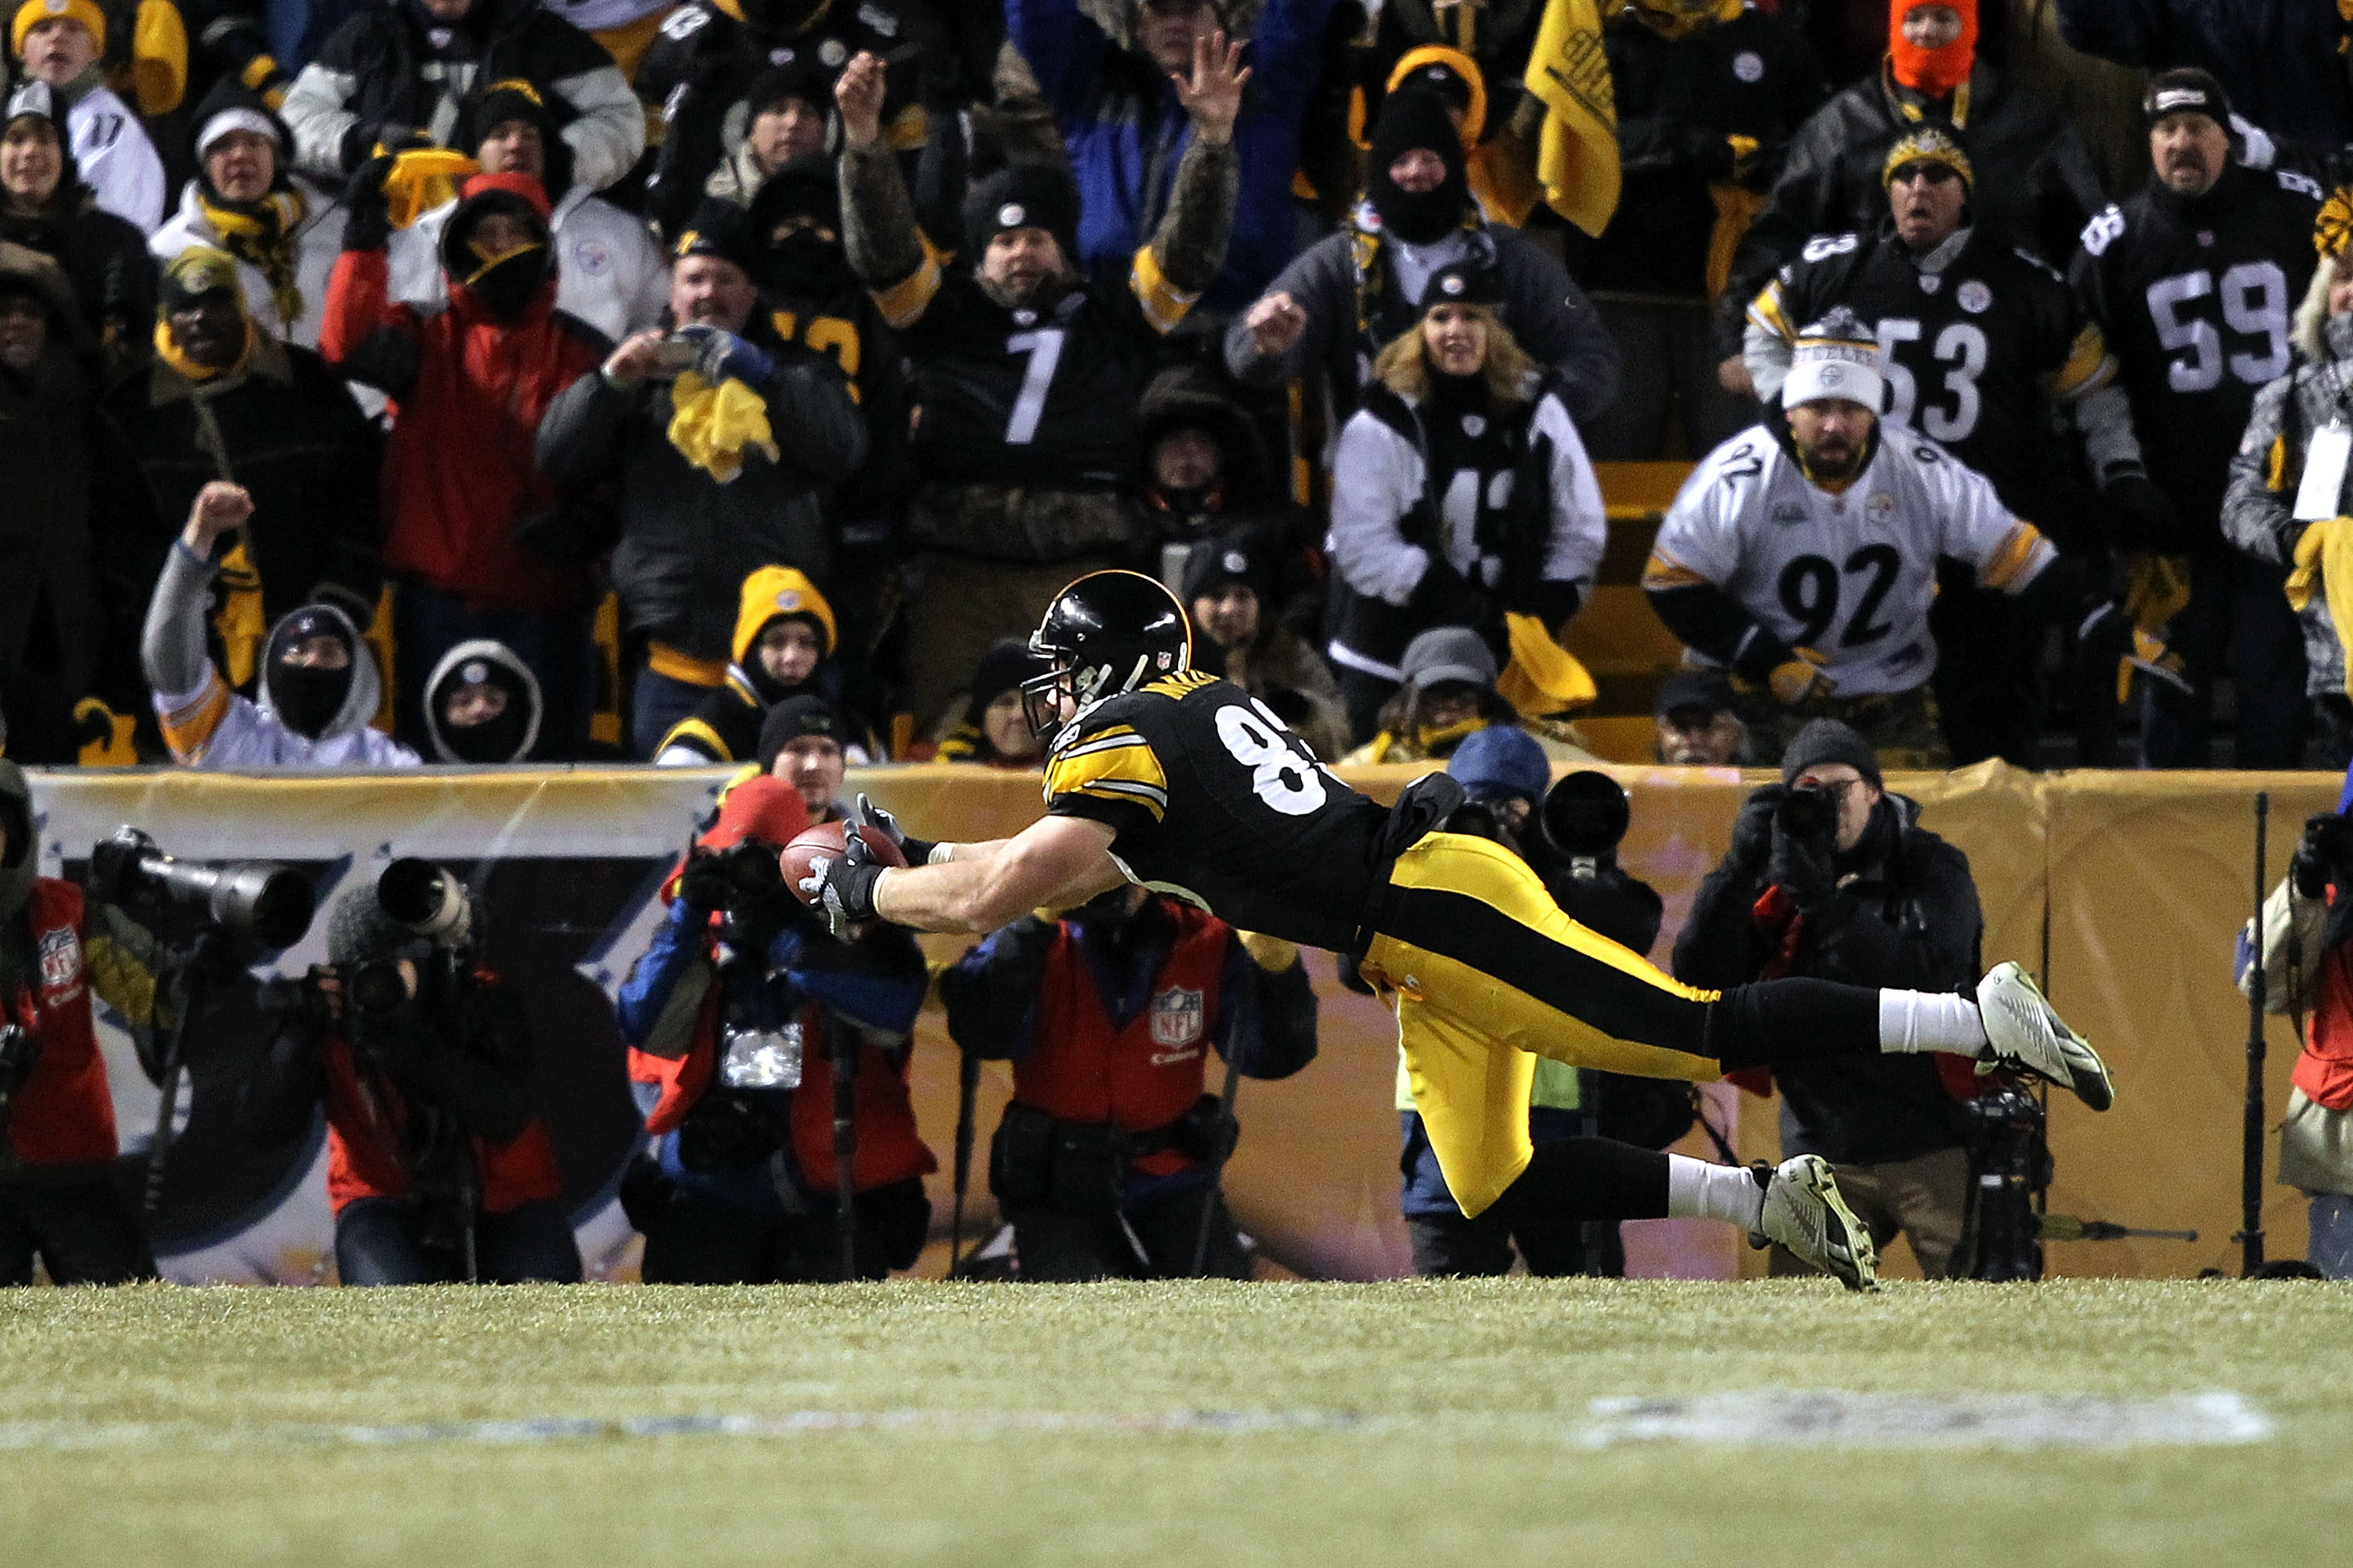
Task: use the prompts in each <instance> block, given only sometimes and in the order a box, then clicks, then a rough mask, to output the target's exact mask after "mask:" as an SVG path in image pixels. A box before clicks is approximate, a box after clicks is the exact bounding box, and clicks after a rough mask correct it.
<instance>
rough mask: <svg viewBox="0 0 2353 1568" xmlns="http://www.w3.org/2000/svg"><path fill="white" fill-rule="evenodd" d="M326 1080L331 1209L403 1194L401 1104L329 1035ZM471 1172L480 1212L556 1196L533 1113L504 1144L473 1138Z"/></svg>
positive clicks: (559, 1178) (560, 1185)
mask: <svg viewBox="0 0 2353 1568" xmlns="http://www.w3.org/2000/svg"><path fill="white" fill-rule="evenodd" d="M320 1065H321V1066H322V1068H323V1069H324V1070H325V1073H326V1080H327V1201H328V1202H329V1203H331V1204H332V1205H333V1207H334V1211H335V1213H339V1214H340V1213H343V1208H344V1205H346V1204H348V1203H350V1202H353V1201H354V1200H355V1199H360V1198H405V1197H406V1196H407V1195H408V1190H409V1179H408V1166H407V1162H406V1160H403V1159H402V1157H401V1135H402V1132H403V1130H404V1129H405V1128H406V1124H407V1120H408V1107H407V1104H406V1101H404V1100H403V1099H402V1098H401V1096H400V1091H399V1090H397V1089H396V1088H394V1087H393V1086H391V1085H390V1084H387V1083H385V1081H384V1079H383V1078H382V1077H381V1076H380V1075H369V1076H367V1077H364V1078H363V1077H362V1076H361V1075H360V1072H359V1066H358V1063H357V1061H356V1060H355V1059H354V1058H353V1054H352V1046H351V1042H349V1041H348V1040H345V1039H343V1037H342V1036H340V1035H330V1036H328V1038H327V1039H326V1041H325V1042H324V1043H323V1044H322V1046H321V1048H320ZM472 1141H473V1145H474V1170H475V1171H476V1173H477V1179H478V1180H479V1181H480V1183H481V1197H480V1202H481V1205H482V1208H483V1209H484V1211H485V1212H487V1213H493V1214H503V1213H508V1212H509V1211H510V1210H512V1209H517V1208H520V1207H522V1205H523V1204H525V1203H530V1202H537V1201H539V1200H541V1199H544V1198H554V1197H558V1196H561V1195H562V1193H563V1192H564V1174H563V1172H562V1171H559V1170H558V1169H557V1168H556V1164H555V1145H554V1143H552V1142H551V1141H549V1139H548V1136H547V1128H546V1125H545V1124H544V1123H543V1122H542V1121H541V1120H540V1119H539V1118H537V1117H535V1116H534V1117H533V1118H531V1120H530V1121H529V1122H527V1123H526V1124H524V1127H523V1129H522V1131H521V1132H520V1133H517V1134H516V1135H515V1136H514V1137H513V1138H512V1139H510V1140H509V1141H507V1142H505V1143H491V1142H489V1141H487V1140H486V1139H480V1138H477V1139H473V1140H472Z"/></svg>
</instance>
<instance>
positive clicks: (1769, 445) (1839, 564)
mask: <svg viewBox="0 0 2353 1568" xmlns="http://www.w3.org/2000/svg"><path fill="white" fill-rule="evenodd" d="M1942 556H1952V557H1954V558H1955V559H1957V560H1960V561H1965V562H1967V563H1968V564H1969V565H1970V566H1972V567H1976V568H1977V574H1978V583H1979V584H1981V585H1982V586H1984V587H1986V588H1992V589H1996V590H1998V591H2000V592H2004V593H2011V594H2015V593H2019V592H2021V591H2022V590H2023V589H2024V588H2026V586H2027V584H2029V583H2031V582H2032V581H2033V580H2034V579H2035V578H2036V577H2039V576H2041V575H2042V570H2043V568H2044V567H2048V566H2049V565H2050V564H2051V563H2052V561H2053V560H2054V559H2056V558H2057V552H2056V551H2055V550H2053V549H2052V546H2051V543H2050V541H2049V540H2047V539H2045V538H2043V536H2042V534H2041V533H2040V532H2039V531H2038V530H2037V529H2036V528H2035V526H2034V525H2033V524H2031V523H2026V522H2022V521H2021V520H2020V519H2018V518H2016V517H2013V516H2011V515H2010V512H2009V510H2008V509H2007V508H2005V507H2004V506H2003V505H2002V503H2001V502H2000V498H1999V497H1997V496H1996V495H1995V494H1994V490H1993V486H1992V485H1991V484H1990V483H1989V482H1987V481H1986V478H1985V476H1984V475H1982V474H1980V473H1978V472H1977V471H1974V470H1972V469H1969V468H1968V467H1965V466H1964V465H1963V464H1962V463H1961V462H1960V461H1957V459H1956V458H1954V456H1953V455H1952V454H1951V453H1950V452H1948V451H1947V450H1945V449H1944V448H1942V447H1940V446H1938V445H1937V444H1936V442H1934V441H1932V440H1926V438H1924V437H1921V436H1919V435H1915V433H1913V432H1912V431H1910V430H1906V429H1902V428H1901V427H1893V426H1881V427H1879V428H1878V429H1876V430H1875V431H1874V432H1873V436H1872V450H1871V452H1870V454H1869V456H1868V458H1867V460H1866V461H1865V462H1864V464H1863V468H1862V473H1861V474H1860V475H1859V476H1858V477H1857V478H1856V479H1855V481H1854V482H1853V483H1852V484H1851V485H1849V486H1847V488H1846V490H1845V491H1844V492H1843V493H1841V494H1837V495H1833V494H1831V493H1829V492H1828V491H1825V490H1822V489H1820V487H1818V486H1817V485H1816V484H1815V483H1814V482H1812V481H1811V480H1810V479H1808V478H1807V477H1806V475H1805V473H1804V471H1802V470H1801V469H1799V466H1798V462H1797V460H1796V459H1795V458H1794V457H1792V456H1791V455H1790V454H1789V452H1788V450H1786V449H1785V448H1784V447H1783V446H1782V445H1781V443H1780V442H1779V441H1778V440H1775V439H1774V436H1773V433H1772V432H1771V431H1770V430H1768V429H1766V428H1765V427H1764V426H1762V425H1759V426H1757V427H1756V428H1755V429H1750V430H1748V431H1746V433H1745V434H1742V435H1738V436H1735V437H1734V438H1733V439H1732V440H1728V441H1726V442H1725V443H1724V445H1722V446H1720V447H1718V448H1716V449H1715V450H1714V451H1712V452H1710V453H1709V454H1708V455H1707V458H1706V460H1705V461H1703V462H1702V463H1701V464H1700V465H1699V467H1698V468H1696V469H1694V470H1693V471H1692V476H1691V478H1689V479H1688V480H1686V481H1684V482H1683V489H1682V490H1681V491H1680V492H1679V493H1677V494H1676V496H1675V500H1674V504H1673V505H1672V506H1671V507H1669V508H1668V509H1667V515H1666V520H1665V521H1664V522H1663V523H1662V524H1660V526H1659V537H1658V541H1657V543H1656V544H1654V545H1653V546H1651V563H1650V566H1649V567H1648V569H1647V570H1646V571H1645V573H1644V575H1643V579H1642V580H1643V586H1644V587H1646V588H1678V587H1688V586H1693V585H1696V584H1699V583H1703V582H1704V583H1712V584H1714V585H1715V587H1716V588H1721V589H1722V590H1723V591H1724V592H1725V593H1726V594H1729V595H1730V596H1731V597H1732V598H1733V599H1736V600H1737V601H1738V602H1739V604H1740V607H1741V608H1742V609H1745V610H1746V611H1747V612H1748V613H1749V614H1750V615H1751V616H1753V617H1754V618H1755V619H1756V620H1757V622H1758V623H1759V624H1760V625H1762V626H1763V627H1764V628H1765V630H1767V631H1769V632H1770V633H1772V634H1773V635H1774V636H1775V637H1778V638H1779V639H1780V640H1781V641H1783V642H1785V643H1787V644H1788V645H1789V646H1790V647H1792V648H1809V649H1811V650H1813V651H1814V652H1817V653H1820V655H1821V656H1822V658H1823V660H1824V661H1825V668H1826V669H1827V670H1828V672H1829V673H1830V676H1831V680H1832V681H1834V682H1836V683H1837V689H1838V691H1839V694H1841V695H1842V696H1854V695H1859V694H1864V693H1871V692H1904V691H1909V690H1911V689H1912V688H1913V687H1915V686H1917V685H1918V684H1920V683H1921V682H1923V681H1925V680H1926V679H1927V678H1928V675H1929V673H1930V672H1931V671H1933V670H1935V669H1936V643H1935V642H1934V641H1931V639H1930V637H1929V635H1928V607H1929V605H1930V603H1931V602H1933V601H1934V599H1936V562H1937V560H1938V559H1939V558H1940V557H1942Z"/></svg>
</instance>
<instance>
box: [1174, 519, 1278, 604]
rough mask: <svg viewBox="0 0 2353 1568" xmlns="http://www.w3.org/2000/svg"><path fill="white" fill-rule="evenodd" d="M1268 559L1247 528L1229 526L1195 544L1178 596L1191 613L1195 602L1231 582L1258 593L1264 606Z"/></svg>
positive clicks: (1186, 561)
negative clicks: (1225, 529) (1214, 535)
mask: <svg viewBox="0 0 2353 1568" xmlns="http://www.w3.org/2000/svg"><path fill="white" fill-rule="evenodd" d="M1267 564H1268V563H1267V560H1266V553H1265V551H1264V550H1262V549H1261V547H1260V546H1259V542H1258V540H1257V538H1256V537H1255V536H1253V535H1252V534H1251V533H1250V530H1249V529H1247V528H1233V529H1229V530H1227V531H1226V532H1225V533H1223V534H1220V535H1218V536H1217V537H1216V538H1214V539H1204V540H1202V541H1201V542H1200V543H1199V544H1198V545H1196V546H1193V548H1192V550H1191V552H1190V553H1189V554H1187V556H1186V557H1185V575H1184V577H1182V578H1181V579H1179V580H1180V582H1181V584H1182V589H1181V591H1180V592H1179V593H1178V594H1177V596H1176V597H1177V598H1179V599H1182V600H1184V602H1185V608H1186V611H1187V613H1188V614H1189V613H1191V610H1192V606H1193V601H1194V600H1195V599H1199V598H1201V597H1202V596H1203V595H1205V594H1212V593H1215V592H1217V591H1218V589H1219V588H1223V587H1225V586H1226V585H1227V584H1228V583H1240V584H1241V585H1243V586H1244V587H1245V588H1249V589H1250V591H1251V592H1252V593H1254V594H1256V595H1258V597H1259V602H1260V604H1261V606H1263V605H1264V604H1265V602H1266V599H1267V577H1268V572H1267Z"/></svg>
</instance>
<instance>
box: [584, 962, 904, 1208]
mask: <svg viewBox="0 0 2353 1568" xmlns="http://www.w3.org/2000/svg"><path fill="white" fill-rule="evenodd" d="M723 996H724V991H723V989H722V987H721V986H720V985H718V984H713V985H712V988H711V994H710V995H708V996H706V997H704V998H703V999H702V1016H701V1017H700V1018H698V1019H697V1020H695V1025H694V1044H693V1047H692V1048H691V1049H690V1050H689V1051H688V1052H687V1054H685V1055H683V1056H654V1055H649V1054H647V1053H645V1052H643V1051H640V1050H638V1048H637V1047H636V1046H634V1045H632V1046H631V1047H629V1081H630V1082H632V1083H638V1084H651V1085H653V1086H655V1087H657V1088H658V1089H659V1090H660V1092H661V1097H660V1098H659V1100H657V1101H656V1102H655V1103H654V1108H653V1109H652V1111H651V1112H649V1114H648V1115H647V1117H646V1136H647V1137H649V1138H659V1137H661V1136H662V1135H663V1134H664V1133H667V1132H675V1131H676V1130H678V1125H679V1123H681V1122H682V1121H684V1120H685V1119H686V1113H687V1112H688V1111H689V1110H690V1109H691V1108H692V1107H693V1105H694V1102H695V1101H696V1100H698V1099H701V1098H702V1092H703V1090H705V1089H707V1088H709V1087H710V1086H711V1080H712V1077H713V1076H714V1075H716V1074H717V1072H718V1070H719V1010H720V1006H721V1003H722V1001H723ZM800 1020H801V1040H802V1048H801V1086H800V1087H799V1088H797V1089H795V1090H793V1091H792V1106H791V1109H790V1112H789V1115H788V1118H787V1119H788V1121H789V1123H790V1125H791V1128H792V1136H793V1158H794V1159H795V1160H797V1161H798V1162H799V1164H800V1170H801V1175H802V1176H803V1178H805V1179H806V1180H807V1182H808V1184H809V1186H810V1187H811V1188H812V1189H814V1190H816V1191H818V1192H831V1191H832V1190H833V1186H834V1182H835V1170H836V1167H835V1165H834V1162H833V1059H832V1057H831V1056H830V1055H829V1054H828V1052H827V1036H826V1029H827V1027H828V1023H827V1019H826V1015H825V1009H824V1008H822V1007H820V1006H818V1004H817V1003H816V1002H814V1001H812V1002H809V1003H808V1004H807V1005H806V1006H804V1007H803V1008H802V1009H801V1013H800ZM897 1055H898V1061H897V1062H896V1064H895V1065H894V1064H893V1062H892V1053H888V1052H885V1051H883V1050H882V1049H881V1048H880V1047H879V1046H877V1045H875V1044H873V1043H872V1042H871V1041H869V1040H865V1039H860V1041H859V1043H858V1067H857V1074H856V1077H855V1079H854V1080H853V1082H852V1084H851V1086H850V1097H851V1101H850V1103H851V1105H852V1107H853V1109H852V1111H851V1113H850V1115H851V1118H852V1119H853V1120H854V1121H855V1122H856V1123H857V1125H858V1150H857V1152H856V1153H854V1154H852V1155H851V1156H850V1183H851V1185H852V1186H853V1187H855V1188H856V1189H857V1190H858V1191H859V1192H866V1191H868V1190H869V1189H871V1188H875V1187H887V1186H890V1185H891V1184H892V1183H893V1182H896V1181H906V1180H908V1179H909V1178H910V1177H914V1176H928V1175H930V1174H931V1173H932V1172H933V1171H937V1170H938V1169H939V1168H940V1162H939V1161H938V1160H935V1159H934V1158H933V1156H932V1151H931V1150H930V1149H929V1148H927V1147H925V1145H924V1143H923V1138H922V1136H921V1135H920V1134H918V1133H917V1132H916V1130H915V1105H914V1101H913V1099H912V1098H911V1097H909V1095H908V1093H907V1066H908V1056H907V1054H904V1053H898V1054H897Z"/></svg>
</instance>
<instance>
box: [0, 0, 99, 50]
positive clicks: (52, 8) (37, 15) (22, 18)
mask: <svg viewBox="0 0 2353 1568" xmlns="http://www.w3.org/2000/svg"><path fill="white" fill-rule="evenodd" d="M52 16H70V17H72V18H73V19H74V20H75V21H77V22H79V23H80V24H81V25H82V28H83V30H84V31H85V32H87V33H89V34H90V47H91V48H94V49H96V50H97V51H98V52H99V53H100V54H101V55H103V54H104V53H106V13H105V12H103V11H101V10H100V9H99V8H98V7H97V6H96V5H93V4H92V3H91V0H25V3H24V4H23V5H19V6H17V7H16V20H15V21H13V22H11V23H10V24H9V25H8V52H9V53H10V54H11V55H13V56H15V57H16V58H18V59H20V60H21V59H23V58H25V35H26V33H29V32H31V31H32V30H33V27H34V26H35V24H37V23H40V22H46V21H47V20H48V19H49V18H50V17H52Z"/></svg>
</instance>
